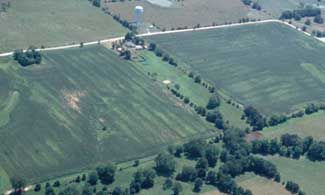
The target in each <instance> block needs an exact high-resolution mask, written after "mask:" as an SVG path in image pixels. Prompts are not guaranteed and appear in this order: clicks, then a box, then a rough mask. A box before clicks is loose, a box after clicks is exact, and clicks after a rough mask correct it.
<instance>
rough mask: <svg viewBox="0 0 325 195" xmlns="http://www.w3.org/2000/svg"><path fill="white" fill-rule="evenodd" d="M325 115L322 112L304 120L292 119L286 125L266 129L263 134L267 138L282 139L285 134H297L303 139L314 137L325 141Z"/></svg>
mask: <svg viewBox="0 0 325 195" xmlns="http://www.w3.org/2000/svg"><path fill="white" fill-rule="evenodd" d="M324 121H325V113H324V111H320V112H318V113H315V114H312V115H305V116H304V117H303V118H296V119H290V120H289V121H287V122H285V123H284V124H280V125H277V126H275V127H269V128H265V129H264V130H263V131H262V132H261V133H262V134H263V136H264V137H265V138H269V139H271V138H280V137H281V135H283V134H285V133H289V134H297V135H299V136H301V137H306V136H312V137H313V138H314V139H317V140H325V129H324Z"/></svg>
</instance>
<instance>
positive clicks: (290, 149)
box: [252, 134, 325, 161]
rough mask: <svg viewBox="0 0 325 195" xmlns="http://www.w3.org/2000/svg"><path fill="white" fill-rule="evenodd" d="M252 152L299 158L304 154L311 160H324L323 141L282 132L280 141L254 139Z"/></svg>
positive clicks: (324, 148) (324, 144)
mask: <svg viewBox="0 0 325 195" xmlns="http://www.w3.org/2000/svg"><path fill="white" fill-rule="evenodd" d="M252 152H253V153H255V154H262V155H268V154H270V155H274V154H279V155H280V156H285V157H291V158H294V159H299V158H300V156H302V155H306V156H307V158H308V159H310V160H312V161H324V160H325V155H324V153H325V142H323V141H315V140H314V139H313V138H312V137H310V136H309V137H306V138H300V137H299V136H298V135H294V134H284V135H282V136H281V139H280V141H278V140H277V139H272V140H270V141H268V140H256V141H253V143H252Z"/></svg>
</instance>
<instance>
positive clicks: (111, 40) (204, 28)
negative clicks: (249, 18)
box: [0, 19, 325, 57]
mask: <svg viewBox="0 0 325 195" xmlns="http://www.w3.org/2000/svg"><path fill="white" fill-rule="evenodd" d="M270 22H278V23H281V24H285V25H287V26H289V27H291V28H294V29H297V28H296V27H295V26H294V25H291V24H289V23H287V22H283V21H281V20H276V19H270V20H261V21H255V22H246V23H234V24H225V25H219V26H207V27H200V28H189V29H183V30H170V31H163V32H153V33H144V34H140V35H138V36H139V37H148V36H154V35H162V34H172V33H181V32H190V31H202V30H210V29H218V28H228V27H234V26H245V25H250V24H262V23H270ZM297 30H299V31H301V32H302V33H304V34H306V35H308V36H312V35H311V34H309V33H307V32H303V31H302V30H301V29H297ZM123 38H124V37H116V38H111V39H104V40H100V43H106V42H113V41H118V40H122V39H123ZM315 38H316V39H317V40H319V41H322V42H325V38H317V37H315ZM96 44H98V41H93V42H85V43H84V45H85V46H86V45H96ZM76 47H80V44H73V45H64V46H59V47H48V48H44V49H37V51H52V50H60V49H69V48H76ZM12 54H13V52H7V53H1V54H0V57H5V56H11V55H12Z"/></svg>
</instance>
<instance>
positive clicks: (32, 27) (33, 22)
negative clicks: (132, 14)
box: [0, 0, 126, 52]
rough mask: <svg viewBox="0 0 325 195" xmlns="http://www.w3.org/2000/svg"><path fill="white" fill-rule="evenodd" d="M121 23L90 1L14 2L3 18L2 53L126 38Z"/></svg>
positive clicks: (0, 30) (0, 17)
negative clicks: (42, 46) (31, 47)
mask: <svg viewBox="0 0 325 195" xmlns="http://www.w3.org/2000/svg"><path fill="white" fill-rule="evenodd" d="M125 33H126V29H124V28H123V27H122V26H121V25H120V24H118V23H117V22H115V21H114V20H113V19H112V18H111V17H110V16H108V15H105V14H104V13H103V12H102V11H101V10H100V9H99V8H95V7H94V6H92V5H91V4H90V3H89V2H88V1H87V0H85V1H81V0H69V1H66V0H56V1H52V0H23V1H21V0H12V1H11V7H10V8H9V9H8V11H7V12H6V13H2V14H1V15H0V52H6V51H11V50H14V49H17V48H27V47H28V46H30V45H34V46H37V47H40V46H41V45H44V46H47V47H48V46H59V45H62V44H66V43H72V42H76V43H79V42H82V41H83V42H85V41H96V40H99V39H104V38H109V37H117V36H123V35H124V34H125Z"/></svg>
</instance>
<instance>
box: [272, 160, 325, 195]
mask: <svg viewBox="0 0 325 195" xmlns="http://www.w3.org/2000/svg"><path fill="white" fill-rule="evenodd" d="M266 159H267V160H270V161H271V162H272V163H274V164H275V165H276V167H277V169H278V170H279V172H280V174H281V180H282V181H288V180H291V181H294V182H296V183H298V184H299V186H300V187H301V188H302V189H303V191H304V192H306V194H325V186H324V177H325V164H324V163H323V162H312V161H310V160H308V159H300V160H294V159H290V158H285V157H278V156H268V157H266Z"/></svg>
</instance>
